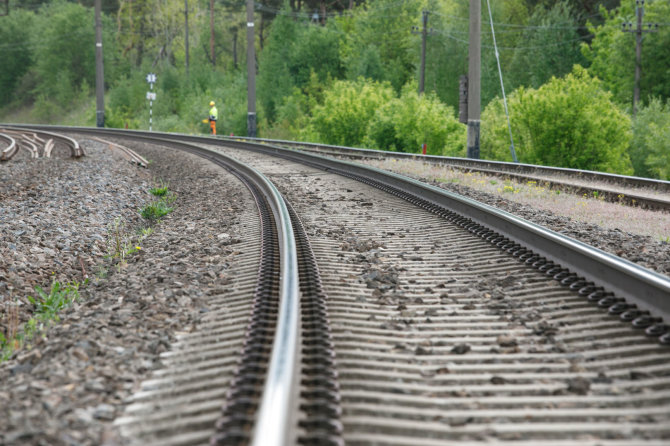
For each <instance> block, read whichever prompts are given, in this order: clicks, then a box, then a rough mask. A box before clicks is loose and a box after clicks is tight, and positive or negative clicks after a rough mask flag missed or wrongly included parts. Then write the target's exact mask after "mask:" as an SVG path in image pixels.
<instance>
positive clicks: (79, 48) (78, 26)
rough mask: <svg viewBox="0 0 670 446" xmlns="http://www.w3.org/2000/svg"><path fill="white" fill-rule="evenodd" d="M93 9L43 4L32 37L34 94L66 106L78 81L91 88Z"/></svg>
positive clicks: (62, 3)
mask: <svg viewBox="0 0 670 446" xmlns="http://www.w3.org/2000/svg"><path fill="white" fill-rule="evenodd" d="M92 23H95V22H94V17H93V10H92V9H88V8H85V7H83V6H81V5H78V4H76V3H69V2H65V1H64V0H57V1H54V2H52V3H50V4H46V5H44V6H43V7H42V8H41V9H40V13H39V14H38V16H37V20H36V23H35V25H34V29H39V30H40V32H38V33H32V34H33V37H32V39H33V42H32V43H33V45H34V47H35V52H34V54H35V65H34V69H35V74H36V76H37V79H38V80H39V83H38V85H37V88H36V92H37V93H38V94H40V95H43V96H45V97H51V98H54V99H55V100H56V101H58V102H59V103H60V104H67V103H68V102H69V101H70V100H71V99H72V98H73V93H74V92H75V91H76V88H77V87H79V86H80V85H81V84H82V82H84V81H85V82H87V83H88V85H95V45H93V44H91V42H95V28H94V27H93V26H92V25H91V24H92Z"/></svg>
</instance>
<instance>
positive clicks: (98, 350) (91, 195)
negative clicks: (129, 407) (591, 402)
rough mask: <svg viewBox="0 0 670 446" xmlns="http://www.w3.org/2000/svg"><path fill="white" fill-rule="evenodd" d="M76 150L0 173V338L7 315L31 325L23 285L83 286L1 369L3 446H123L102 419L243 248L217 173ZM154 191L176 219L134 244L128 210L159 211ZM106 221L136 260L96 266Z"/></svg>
mask: <svg viewBox="0 0 670 446" xmlns="http://www.w3.org/2000/svg"><path fill="white" fill-rule="evenodd" d="M77 139H78V140H79V142H80V144H81V145H82V146H83V147H84V150H85V151H86V156H85V157H83V158H82V159H79V160H73V159H69V158H52V159H36V160H30V159H18V160H12V161H11V162H8V163H3V164H0V215H2V218H0V311H1V312H2V314H1V316H2V317H1V318H0V330H1V331H2V333H3V334H5V335H7V332H8V330H9V326H8V323H7V318H6V317H5V316H6V315H7V314H8V311H9V310H12V311H15V310H14V309H18V316H19V323H20V324H23V323H25V321H26V320H28V318H29V317H30V316H31V314H32V305H31V304H30V302H29V301H28V299H27V296H34V295H35V286H41V287H42V288H44V289H45V290H48V288H49V286H50V283H51V281H52V280H57V281H59V282H60V283H67V282H70V281H78V282H83V281H84V279H85V278H86V277H88V279H89V283H88V284H87V285H81V287H80V289H79V293H80V299H79V300H77V301H76V302H74V303H73V304H72V305H71V306H70V307H68V308H66V309H64V310H63V311H61V312H60V314H59V318H60V321H58V322H56V321H54V322H52V323H51V324H50V326H48V327H45V331H44V338H41V337H40V338H37V339H35V340H34V341H33V342H32V345H30V346H26V347H25V348H23V349H22V350H19V351H17V352H15V353H14V354H13V355H12V357H11V358H10V359H9V360H7V361H4V362H2V363H0V444H2V445H5V444H7V445H46V444H49V445H52V444H53V445H61V444H67V445H100V444H106V445H111V444H122V443H121V442H120V440H119V437H118V435H117V434H116V431H115V429H114V428H113V426H112V424H111V423H112V420H113V419H114V418H115V417H116V416H117V415H118V414H120V413H122V407H123V404H124V402H125V401H126V400H127V399H128V397H129V396H130V395H131V394H132V393H133V392H134V391H136V390H137V389H138V388H139V385H140V383H141V382H142V380H144V379H146V378H147V377H148V374H149V373H150V372H151V371H152V370H154V369H156V368H159V367H161V361H160V357H159V355H160V353H162V352H165V351H167V350H168V349H169V348H170V344H171V342H172V341H173V340H175V339H176V334H177V333H178V332H180V333H184V332H190V331H192V330H193V329H194V327H195V326H196V325H197V324H198V321H199V319H200V317H201V315H202V314H203V312H204V311H207V310H206V308H205V307H206V305H205V303H204V297H205V296H209V295H213V294H215V293H216V292H217V291H216V290H221V289H225V287H226V283H227V281H226V280H227V279H226V271H227V269H228V268H229V267H230V265H231V264H232V263H233V262H234V261H235V256H236V252H235V251H234V249H232V248H233V247H234V244H235V243H237V242H239V240H240V239H241V238H242V237H243V236H244V235H243V232H242V231H243V230H244V226H245V224H244V222H240V221H239V218H238V217H237V215H236V211H237V210H238V209H240V208H241V207H243V206H244V207H246V203H245V204H242V203H241V200H242V198H241V196H243V194H244V193H245V192H246V188H245V187H244V186H242V185H241V183H240V182H239V181H238V180H237V179H235V178H234V177H232V176H230V175H229V174H228V173H225V172H224V171H223V170H222V169H220V168H218V167H214V166H213V165H212V164H209V163H208V162H205V161H203V160H201V159H200V158H197V157H194V156H190V155H189V156H188V157H186V158H184V157H183V156H182V155H177V154H176V153H175V152H174V151H172V150H170V149H166V148H161V147H155V146H150V145H146V144H133V143H128V142H127V141H123V142H122V144H124V145H126V146H128V147H131V148H133V149H134V150H136V151H137V152H139V153H140V154H141V155H143V156H144V157H146V158H147V159H149V160H151V162H150V165H149V168H148V169H142V168H139V167H137V166H134V165H131V164H130V163H128V162H127V161H126V160H125V159H123V158H122V157H121V156H120V155H119V154H117V152H115V151H113V150H111V149H110V146H109V145H108V144H103V143H100V142H98V141H93V140H91V139H88V138H86V137H79V138H77ZM160 180H162V181H163V182H164V183H165V184H168V186H169V190H170V191H171V192H172V193H174V194H175V196H176V200H175V202H174V203H173V204H172V206H173V207H174V211H173V212H172V213H170V214H168V215H167V216H165V217H164V218H163V219H162V221H160V222H158V223H153V224H151V226H152V228H153V232H152V233H151V234H149V235H148V236H146V237H144V238H143V239H141V240H140V238H139V231H140V230H141V229H143V228H146V227H147V226H148V222H147V221H146V220H144V219H143V218H142V217H141V216H140V215H139V212H138V211H139V210H140V209H141V208H142V207H143V206H145V205H146V204H148V203H150V202H152V201H155V200H157V199H156V197H154V196H152V195H151V194H150V193H149V192H148V191H149V189H150V188H151V187H153V186H154V185H155V184H156V182H158V181H160ZM229 191H230V192H229ZM117 219H118V221H120V222H123V227H122V230H123V233H124V234H125V235H127V236H128V237H127V240H125V242H127V247H126V249H127V248H131V247H133V246H139V247H140V249H139V250H135V252H131V253H129V254H127V255H126V258H125V262H119V261H118V259H116V260H112V259H110V258H106V257H105V256H106V255H107V254H108V246H107V243H108V242H109V241H110V239H112V240H113V239H114V237H113V234H112V231H111V229H112V228H113V227H114V223H115V221H116V220H117ZM217 234H226V235H227V237H217V236H216V235H217Z"/></svg>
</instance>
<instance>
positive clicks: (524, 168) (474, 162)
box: [217, 135, 670, 192]
mask: <svg viewBox="0 0 670 446" xmlns="http://www.w3.org/2000/svg"><path fill="white" fill-rule="evenodd" d="M217 138H218V139H223V140H233V141H234V140H241V141H248V142H259V143H262V144H269V145H282V146H289V147H293V148H311V149H315V150H319V151H324V150H333V151H334V153H335V154H338V155H346V154H353V155H358V156H361V157H366V158H368V157H369V158H377V159H383V158H401V159H410V160H418V161H424V162H428V163H433V164H445V165H453V166H460V167H465V168H472V169H477V170H484V169H492V170H484V171H489V172H497V173H500V172H501V171H504V172H508V173H525V174H532V173H536V172H541V173H547V174H559V175H569V176H574V177H579V178H582V179H587V180H600V181H605V182H615V183H623V184H627V185H629V186H635V187H644V188H649V189H655V190H658V191H661V192H670V181H665V180H656V179H653V178H643V177H636V176H629V175H619V174H614V173H606V172H596V171H592V170H581V169H571V168H566V167H552V166H541V165H537V164H524V163H509V162H505V161H493V160H479V159H471V158H460V157H450V156H439V155H422V154H419V153H405V152H390V151H385V150H376V149H365V148H359V147H346V146H337V145H331V144H319V143H310V142H300V141H286V140H279V139H264V138H249V137H244V136H234V137H230V136H225V135H222V136H217Z"/></svg>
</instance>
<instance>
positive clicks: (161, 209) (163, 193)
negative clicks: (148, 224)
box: [140, 186, 177, 221]
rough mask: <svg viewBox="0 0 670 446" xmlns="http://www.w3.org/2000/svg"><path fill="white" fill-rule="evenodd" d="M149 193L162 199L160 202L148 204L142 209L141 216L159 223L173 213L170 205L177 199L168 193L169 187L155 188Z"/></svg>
mask: <svg viewBox="0 0 670 446" xmlns="http://www.w3.org/2000/svg"><path fill="white" fill-rule="evenodd" d="M149 192H150V193H151V194H153V195H155V196H159V197H161V198H160V200H158V201H154V202H152V203H149V204H147V205H146V206H144V207H143V208H142V209H140V215H141V216H142V217H144V218H146V219H147V220H150V221H158V220H160V219H161V218H162V217H165V216H166V215H167V214H169V213H170V212H172V211H173V208H172V207H170V204H172V203H174V201H175V200H176V199H177V197H176V196H175V195H174V194H173V193H170V192H169V191H168V187H167V186H163V187H160V188H158V187H154V188H152V189H150V190H149Z"/></svg>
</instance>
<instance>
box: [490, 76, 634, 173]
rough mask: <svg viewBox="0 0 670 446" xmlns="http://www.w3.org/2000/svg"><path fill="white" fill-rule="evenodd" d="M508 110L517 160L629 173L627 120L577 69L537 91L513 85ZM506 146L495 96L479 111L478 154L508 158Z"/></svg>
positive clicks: (500, 109)
mask: <svg viewBox="0 0 670 446" xmlns="http://www.w3.org/2000/svg"><path fill="white" fill-rule="evenodd" d="M509 110H510V117H511V122H512V130H513V132H514V141H515V145H516V151H517V155H518V158H519V160H520V161H521V162H524V163H532V164H541V165H549V166H557V167H570V168H576V169H587V170H596V171H602V172H615V173H620V174H630V173H632V170H633V169H632V167H631V163H630V159H629V157H628V154H627V151H626V150H627V148H628V145H629V143H630V140H631V136H632V135H631V131H630V118H629V117H628V116H627V115H626V114H625V113H624V112H623V111H621V110H620V109H619V108H618V107H617V106H616V104H614V103H613V102H612V98H611V94H610V93H608V92H606V91H604V90H603V88H602V85H601V83H600V81H598V80H597V79H595V78H592V77H590V76H589V75H588V74H587V73H586V71H585V70H584V69H583V68H582V67H580V66H575V68H574V70H573V72H572V73H571V74H568V75H567V76H565V77H564V78H562V79H556V78H552V79H551V80H550V81H549V82H548V83H546V84H545V85H543V86H542V87H540V88H539V89H537V90H535V89H525V88H519V89H518V90H516V91H514V92H513V93H512V94H511V95H510V96H509ZM508 147H509V136H508V130H507V122H506V120H505V115H504V111H503V107H502V100H496V101H493V102H492V103H491V104H489V105H488V106H487V107H486V109H485V110H484V113H483V114H482V143H481V149H482V158H489V159H500V160H511V158H510V155H509V153H508V151H507V150H508Z"/></svg>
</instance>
